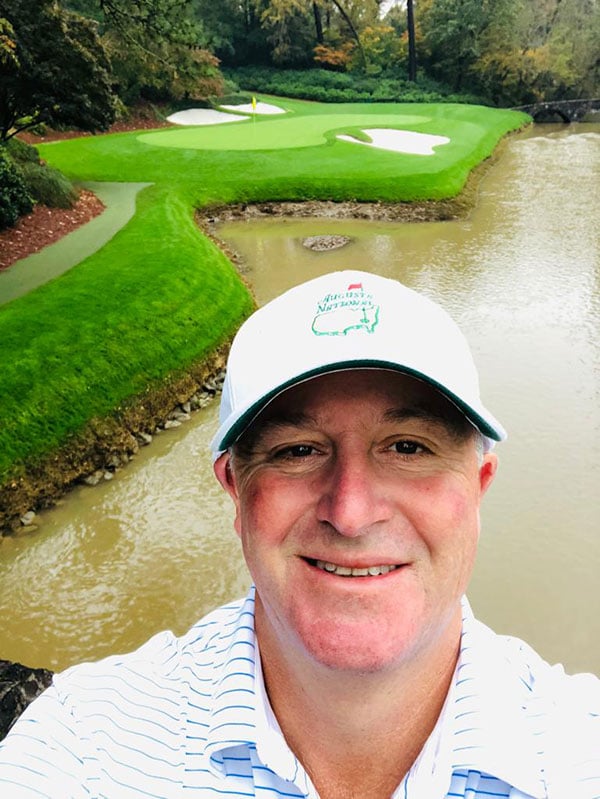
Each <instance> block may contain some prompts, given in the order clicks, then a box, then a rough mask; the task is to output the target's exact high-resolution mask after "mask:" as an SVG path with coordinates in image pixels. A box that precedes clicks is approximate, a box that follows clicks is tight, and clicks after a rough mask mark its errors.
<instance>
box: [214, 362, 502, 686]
mask: <svg viewBox="0 0 600 799" xmlns="http://www.w3.org/2000/svg"><path fill="white" fill-rule="evenodd" d="M471 430H472V428H470V425H469V424H468V422H466V420H465V419H464V417H463V416H462V415H461V414H460V413H459V412H458V411H457V410H456V409H455V407H454V406H453V405H452V404H451V403H449V402H448V401H447V400H446V399H445V398H444V397H443V396H442V395H441V394H440V393H439V392H437V391H436V390H434V389H433V388H432V387H430V386H428V385H427V384H425V383H423V382H421V381H418V380H415V379H413V378H411V377H408V376H405V375H400V374H397V373H394V372H391V371H385V370H379V369H374V370H367V369H361V370H352V371H345V372H338V373H332V374H328V375H323V376H322V377H319V378H315V379H313V380H310V381H308V382H305V383H302V384H299V385H297V386H295V387H293V388H290V389H288V390H287V391H285V392H284V393H283V394H282V395H280V396H279V397H278V398H277V399H275V400H274V401H273V402H272V403H271V404H270V405H269V406H267V408H266V409H265V410H264V411H263V412H262V414H261V415H260V416H259V417H258V419H256V420H255V422H254V423H253V424H252V425H251V428H250V430H249V431H247V433H246V434H245V436H244V438H243V439H242V441H241V442H240V443H239V444H238V445H236V448H235V451H234V455H233V456H231V455H230V454H225V455H223V456H222V457H221V458H220V459H219V460H218V461H217V463H216V465H215V471H216V474H217V477H218V479H219V480H220V482H221V484H222V485H223V486H224V487H225V488H226V490H227V491H228V492H229V493H230V495H231V496H232V498H233V501H234V503H235V507H236V518H235V529H236V531H237V533H238V535H239V536H240V538H241V541H242V545H243V550H244V555H245V558H246V562H247V564H248V567H249V569H250V572H251V575H252V578H253V580H254V582H255V584H256V588H257V609H256V627H257V632H258V635H259V641H260V642H261V646H262V644H263V641H264V642H265V643H266V642H267V641H268V642H270V645H271V647H274V648H275V649H279V652H280V653H284V652H285V653H287V654H288V656H289V654H291V653H294V651H295V654H296V655H297V656H298V657H302V656H309V657H310V658H312V659H314V660H316V661H318V662H319V663H321V664H323V665H325V666H328V667H330V668H334V669H350V670H359V671H369V672H372V671H377V670H381V669H387V668H393V667H394V666H395V665H401V664H402V663H405V662H408V661H410V660H411V659H413V658H416V657H419V656H422V655H423V654H425V653H426V651H427V649H432V650H433V649H435V647H436V646H439V645H442V644H443V642H444V641H445V642H446V643H447V642H448V640H450V639H451V637H455V638H456V642H458V634H459V631H460V604H459V600H460V597H461V595H462V594H463V593H464V591H465V589H466V586H467V582H468V580H469V576H470V574H471V570H472V567H473V561H474V557H475V552H476V547H477V540H478V536H479V504H480V500H481V496H482V494H483V492H484V491H485V489H486V488H487V486H488V485H489V483H490V482H491V480H492V478H493V476H494V472H495V468H496V459H495V456H494V455H492V454H489V453H488V454H486V455H484V456H483V459H482V458H481V456H480V455H478V453H477V450H476V447H475V443H474V435H473V433H472V432H471Z"/></svg>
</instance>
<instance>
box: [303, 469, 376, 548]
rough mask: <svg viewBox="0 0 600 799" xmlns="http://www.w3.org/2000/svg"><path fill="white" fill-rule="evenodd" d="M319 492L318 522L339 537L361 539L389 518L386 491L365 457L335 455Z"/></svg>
mask: <svg viewBox="0 0 600 799" xmlns="http://www.w3.org/2000/svg"><path fill="white" fill-rule="evenodd" d="M387 488H388V489H389V486H388V487H387ZM321 492H322V493H321V497H320V500H319V503H318V506H317V514H318V518H319V521H322V522H327V523H328V524H330V525H331V526H332V527H333V528H334V529H335V530H336V532H338V533H339V534H340V535H344V536H349V537H356V536H359V535H362V534H364V533H365V532H367V531H368V530H369V529H370V528H371V527H372V526H373V525H375V524H377V523H378V522H383V521H387V520H388V519H389V518H390V516H391V503H390V497H389V490H387V491H386V486H385V483H384V481H383V479H382V476H381V475H378V474H377V470H376V468H375V466H374V465H373V464H372V463H371V461H370V459H369V456H368V455H361V456H356V455H353V456H349V455H343V454H340V455H337V456H336V458H335V460H334V462H333V463H332V464H331V469H330V471H329V473H328V475H327V477H326V478H325V479H324V480H323V482H322V484H321Z"/></svg>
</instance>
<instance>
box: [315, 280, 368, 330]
mask: <svg viewBox="0 0 600 799" xmlns="http://www.w3.org/2000/svg"><path fill="white" fill-rule="evenodd" d="M378 323H379V305H377V304H376V303H375V301H374V299H373V295H372V294H370V293H369V292H367V291H365V290H364V289H363V286H362V283H350V285H349V286H348V288H347V289H346V290H345V291H340V292H336V293H332V294H326V295H325V297H323V299H322V300H319V302H318V303H317V313H316V315H315V317H314V319H313V322H312V332H313V333H314V334H315V335H316V336H345V335H346V334H347V333H349V332H350V331H351V330H357V331H358V330H362V331H365V332H367V333H372V332H373V331H374V330H375V328H376V327H377V324H378Z"/></svg>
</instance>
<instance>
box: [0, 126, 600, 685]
mask: <svg viewBox="0 0 600 799" xmlns="http://www.w3.org/2000/svg"><path fill="white" fill-rule="evenodd" d="M599 208H600V126H598V125H593V124H583V125H571V126H552V125H538V126H533V127H532V128H531V129H530V130H528V131H526V132H524V133H521V134H518V135H516V136H514V137H512V138H511V139H510V141H509V142H508V143H507V145H506V146H505V148H504V150H503V153H502V156H501V158H500V159H499V160H498V162H497V163H496V164H495V165H494V166H493V167H492V168H491V169H490V171H489V172H488V174H487V175H486V176H485V178H484V179H483V181H482V183H481V185H480V189H479V198H478V203H477V207H476V208H475V209H474V211H473V212H472V213H471V214H470V215H469V217H468V218H466V219H463V220H460V221H452V222H437V223H416V224H392V223H385V224H384V223H374V222H363V221H333V220H318V219H314V220H293V219H277V220H269V221H267V222H265V221H256V220H255V221H252V222H237V223H230V224H227V225H224V226H223V227H222V229H221V230H220V235H221V236H222V237H223V238H224V239H225V240H226V241H227V242H228V243H229V244H230V245H231V246H233V247H234V248H235V249H236V250H237V251H238V252H239V253H240V254H241V256H242V258H243V262H244V269H245V276H246V277H247V278H248V279H249V281H250V282H251V284H252V286H253V287H254V290H255V293H256V296H257V299H258V301H259V302H261V303H262V302H264V301H266V300H267V299H269V298H270V297H272V296H274V295H276V294H278V293H280V292H281V291H282V290H283V289H285V288H287V287H289V286H291V285H293V284H295V283H298V282H300V281H302V280H305V279H308V278H310V277H313V276H316V275H318V274H322V273H324V272H328V271H331V270H334V269H342V268H352V267H358V268H363V269H366V270H368V271H369V270H370V271H375V272H379V273H381V274H383V275H387V276H393V277H396V278H398V279H400V280H402V281H403V282H405V283H407V284H408V285H410V286H411V287H413V288H416V289H418V290H420V291H423V292H425V293H426V294H428V295H429V296H431V297H432V298H433V299H435V300H437V301H439V302H441V303H442V304H443V305H444V306H445V307H446V308H447V309H448V310H449V311H450V312H451V313H452V315H453V316H454V317H455V319H456V320H457V321H458V323H459V325H460V326H461V327H462V328H463V330H464V332H465V333H466V335H467V337H468V338H469V340H470V342H471V345H472V348H473V350H474V354H475V358H476V360H477V362H478V364H479V367H480V372H481V380H482V391H483V396H484V400H485V402H486V404H487V405H488V406H489V407H490V408H491V410H492V412H493V413H494V414H495V415H496V416H497V417H498V418H499V419H500V420H501V422H502V423H503V424H504V426H505V427H506V428H507V429H508V431H509V439H508V441H507V442H506V443H504V444H502V445H500V446H499V447H498V453H499V455H500V459H501V468H500V471H499V474H498V477H497V480H496V483H495V485H494V486H493V488H492V489H491V491H490V492H489V494H488V495H487V496H486V499H485V502H484V508H483V514H482V517H483V532H482V538H481V545H480V554H479V558H478V562H477V565H476V569H475V574H474V578H473V583H472V586H471V590H470V592H469V596H470V598H471V602H472V604H473V606H474V608H475V611H476V613H477V614H478V615H479V617H480V618H481V619H482V620H484V621H486V622H487V623H489V624H490V625H491V626H493V627H494V628H495V629H496V630H497V631H498V632H502V633H511V634H515V635H519V636H520V637H523V638H525V639H526V640H528V641H529V642H530V643H531V644H532V645H533V646H534V647H535V648H537V649H538V651H539V652H540V654H542V655H543V656H544V657H546V658H547V659H549V660H551V661H561V662H563V663H564V664H565V666H566V667H567V668H568V669H569V670H571V671H572V670H590V671H595V672H596V673H600V635H599V634H598V633H599V632H600V589H599V588H598V583H597V564H598V562H600V535H599V531H600V503H599V500H598V494H599V491H598V487H599V486H600V230H599V225H598V210H599ZM319 234H335V235H347V236H349V237H350V238H351V239H352V241H351V243H350V244H348V245H347V246H346V247H343V248H341V249H339V250H333V251H330V252H325V253H318V252H313V251H311V250H308V249H306V248H305V247H304V246H303V245H302V239H303V238H305V237H307V236H313V235H319ZM216 412H217V409H216V404H214V405H212V406H210V407H209V408H207V409H205V410H203V411H200V412H198V413H197V414H196V415H195V416H194V417H193V419H192V421H191V422H188V423H187V425H186V426H183V427H181V428H178V429H177V430H171V431H168V432H164V433H161V434H160V435H159V436H156V437H155V440H154V442H153V443H152V445H151V446H150V447H148V448H145V449H144V450H143V451H142V452H141V453H140V454H139V455H138V456H137V458H136V460H135V461H134V463H132V464H131V466H130V467H128V468H127V469H125V470H124V471H122V472H120V473H118V474H117V475H116V476H115V478H114V479H113V480H112V481H111V482H109V483H105V484H102V485H101V486H98V487H96V488H89V487H81V488H78V489H76V490H75V491H74V492H72V493H71V494H70V495H69V496H67V497H66V498H65V500H64V502H63V503H62V504H61V506H60V507H57V508H55V509H53V510H51V511H48V512H45V513H43V514H41V516H40V522H41V524H40V530H39V532H37V533H36V534H33V535H31V536H29V537H24V538H14V539H5V540H4V541H2V543H1V544H0V572H1V574H2V579H1V583H0V613H1V614H2V618H3V622H4V623H3V625H2V629H1V631H0V656H1V657H3V658H8V659H14V660H20V661H21V662H24V663H27V664H28V665H35V666H41V665H43V666H47V667H50V668H63V667H65V666H67V665H70V664H71V663H75V662H79V661H81V660H84V659H90V658H98V657H100V656H102V655H105V654H108V653H113V652H118V651H126V650H129V649H132V648H133V647H135V646H137V645H138V644H140V643H141V642H142V641H144V640H145V639H146V638H148V637H149V636H150V635H151V634H152V633H154V632H156V631H157V630H159V629H164V628H167V627H168V628H171V629H174V630H175V631H176V632H177V633H181V632H183V631H184V630H185V629H186V628H187V627H189V626H190V625H191V624H192V623H193V622H194V621H195V620H196V619H197V618H198V617H199V616H200V615H201V614H203V613H205V612H206V611H208V610H209V609H211V608H212V607H214V606H215V605H217V604H219V603H221V602H224V601H227V600H228V599H231V598H233V597H235V596H239V595H240V594H241V593H242V592H243V591H244V590H245V588H246V587H247V585H248V584H249V578H248V576H247V574H246V571H245V568H244V565H243V562H242V558H241V554H240V551H239V547H238V544H237V539H236V537H235V535H234V533H233V531H232V526H231V520H232V513H231V508H230V507H229V503H228V500H227V498H226V497H225V496H224V495H223V494H222V493H221V491H220V489H219V488H218V486H217V483H216V481H215V480H214V478H213V477H212V473H211V467H210V458H209V455H208V450H207V447H208V441H209V440H210V438H211V436H212V433H213V431H214V430H215V429H216Z"/></svg>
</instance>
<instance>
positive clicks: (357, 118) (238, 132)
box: [138, 111, 431, 150]
mask: <svg viewBox="0 0 600 799" xmlns="http://www.w3.org/2000/svg"><path fill="white" fill-rule="evenodd" d="M430 121H431V117H429V116H425V115H422V116H421V115H418V114H405V113H399V112H395V113H394V112H388V113H374V114H371V113H369V114H364V113H363V114H361V113H336V112H335V111H332V112H331V113H327V114H319V115H314V116H296V117H286V118H285V119H281V118H278V119H261V120H259V121H257V122H251V123H250V124H247V125H242V124H240V123H237V122H236V123H223V124H222V125H211V126H201V127H191V126H190V127H186V128H183V129H181V130H179V129H178V130H173V129H172V128H170V129H168V130H160V131H155V132H153V133H142V134H140V135H139V136H138V141H140V142H143V143H144V144H150V145H152V146H154V147H169V148H183V149H187V150H281V149H293V148H298V147H318V146H320V145H323V144H325V143H326V142H327V141H328V140H334V139H335V136H336V134H338V133H351V132H353V131H356V130H357V129H360V128H361V127H369V128H376V127H387V128H397V129H406V128H407V127H410V128H417V127H419V126H420V125H425V124H427V123H428V122H430Z"/></svg>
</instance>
